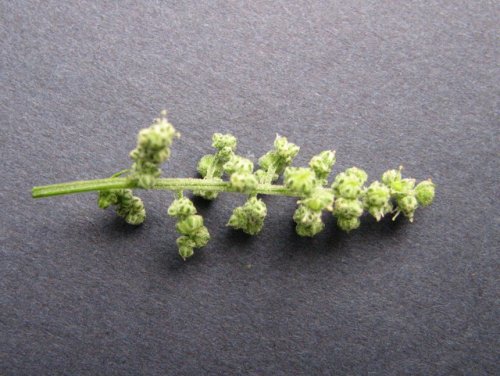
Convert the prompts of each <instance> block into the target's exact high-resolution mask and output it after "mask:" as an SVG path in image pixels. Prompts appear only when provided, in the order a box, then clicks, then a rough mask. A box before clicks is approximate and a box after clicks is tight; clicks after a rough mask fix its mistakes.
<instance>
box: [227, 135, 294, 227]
mask: <svg viewBox="0 0 500 376" xmlns="http://www.w3.org/2000/svg"><path fill="white" fill-rule="evenodd" d="M298 152H299V147H298V146H297V145H295V144H292V143H291V142H288V140H287V139H286V137H281V136H278V135H277V136H276V139H275V141H274V149H273V150H271V151H269V152H268V153H266V154H265V155H263V156H262V157H261V158H260V159H259V165H260V167H261V168H260V169H258V170H257V171H255V173H252V171H253V163H252V161H250V160H248V159H246V158H241V157H233V158H232V159H231V160H230V161H229V162H228V163H226V164H225V165H224V169H225V171H226V172H227V173H228V174H230V175H231V177H230V181H231V186H232V187H233V188H235V189H236V190H237V191H239V192H244V193H248V194H249V198H248V199H247V201H246V202H245V204H243V205H242V206H239V207H237V208H235V209H234V210H233V213H232V214H231V217H230V218H229V222H228V223H227V225H228V226H230V227H233V228H234V229H238V230H242V231H243V232H245V233H247V234H250V235H256V234H258V233H259V232H260V231H261V230H262V227H263V226H264V219H265V218H266V215H267V207H266V204H265V203H264V201H262V200H261V199H259V198H257V195H256V194H254V192H253V191H254V190H255V188H256V187H257V184H259V183H260V184H270V183H272V182H273V181H275V180H277V179H278V178H279V175H280V174H281V173H282V172H283V171H284V169H285V168H286V167H287V166H288V165H290V163H292V160H293V158H294V157H295V156H296V155H297V153H298Z"/></svg>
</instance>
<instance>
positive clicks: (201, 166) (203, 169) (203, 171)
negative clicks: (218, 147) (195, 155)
mask: <svg viewBox="0 0 500 376" xmlns="http://www.w3.org/2000/svg"><path fill="white" fill-rule="evenodd" d="M214 159H215V156H214V155H212V154H207V155H204V156H203V157H201V158H200V160H199V161H198V167H197V170H198V172H199V174H200V175H201V176H202V177H205V176H206V175H207V172H208V169H209V168H210V166H212V164H213V163H214Z"/></svg>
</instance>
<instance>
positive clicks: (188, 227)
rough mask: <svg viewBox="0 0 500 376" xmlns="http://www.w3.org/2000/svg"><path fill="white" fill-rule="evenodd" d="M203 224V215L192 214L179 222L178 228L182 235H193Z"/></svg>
mask: <svg viewBox="0 0 500 376" xmlns="http://www.w3.org/2000/svg"><path fill="white" fill-rule="evenodd" d="M202 226H203V217H202V216H201V215H190V216H188V217H186V218H184V219H182V220H181V221H179V222H177V225H176V229H177V231H179V232H180V233H181V234H182V235H191V234H193V233H194V232H195V231H196V230H197V229H199V228H200V227H202Z"/></svg>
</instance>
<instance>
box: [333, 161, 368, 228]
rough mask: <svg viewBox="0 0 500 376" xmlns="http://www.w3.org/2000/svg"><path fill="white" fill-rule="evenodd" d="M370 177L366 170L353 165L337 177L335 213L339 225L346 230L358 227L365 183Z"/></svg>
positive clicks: (334, 184) (334, 187) (334, 189)
mask: <svg viewBox="0 0 500 376" xmlns="http://www.w3.org/2000/svg"><path fill="white" fill-rule="evenodd" d="M366 179H368V175H367V174H366V172H365V171H363V170H361V169H359V168H357V167H351V168H348V169H347V170H345V171H344V172H341V173H340V174H338V175H337V176H336V177H335V181H334V182H333V184H332V190H333V193H334V194H335V198H336V199H335V204H334V206H333V215H334V216H335V217H336V218H337V226H339V227H340V228H341V229H342V230H344V231H347V232H349V231H351V230H354V229H357V228H358V227H359V225H360V220H359V217H361V215H362V214H363V202H362V198H363V193H364V187H363V184H364V183H365V182H366Z"/></svg>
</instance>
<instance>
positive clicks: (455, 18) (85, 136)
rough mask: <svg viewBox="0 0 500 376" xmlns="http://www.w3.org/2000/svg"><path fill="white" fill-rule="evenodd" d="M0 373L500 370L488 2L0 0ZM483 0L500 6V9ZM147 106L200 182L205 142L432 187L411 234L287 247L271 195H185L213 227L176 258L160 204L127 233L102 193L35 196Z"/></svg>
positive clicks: (175, 169)
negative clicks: (256, 206)
mask: <svg viewBox="0 0 500 376" xmlns="http://www.w3.org/2000/svg"><path fill="white" fill-rule="evenodd" d="M0 4H1V8H0V10H1V16H0V17H1V31H0V40H1V51H0V53H1V73H0V74H1V98H0V110H1V127H2V132H1V136H0V137H1V161H2V163H1V165H0V166H1V167H0V169H1V175H2V179H1V182H0V186H1V203H2V210H1V221H2V222H1V262H0V273H1V274H0V288H1V290H0V293H1V295H0V304H1V307H0V373H2V374H4V375H45V374H47V375H48V374H51V375H59V374H67V375H70V374H71V375H79V374H82V375H85V374H86V375H92V374H109V375H111V374H120V375H124V374H130V375H136V374H151V375H163V374H176V375H177V374H178V375H203V374H207V375H208V374H210V375H234V374H252V375H311V374H325V375H327V374H328V375H332V374H340V375H342V374H351V375H352V374H378V375H404V374H428V375H430V374H433V375H448V374H453V375H460V374H465V375H485V374H495V373H497V374H498V372H499V367H498V363H497V361H498V358H499V343H498V338H499V319H498V317H499V313H500V312H499V305H498V298H499V294H498V267H499V258H498V252H497V249H495V244H498V241H499V231H498V230H499V216H498V209H499V208H498V199H499V195H498V183H499V181H498V157H499V153H498V152H499V150H498V141H499V139H498V136H499V134H498V112H497V111H498V99H499V95H498V88H499V82H498V73H499V72H498V66H497V64H496V58H498V52H499V49H498V39H497V38H498V27H497V25H498V22H499V19H498V14H499V11H500V9H499V6H498V5H495V1H470V0H465V1H412V2H402V1H401V2H396V1H332V2H328V1H323V2H310V1H304V2H298V1H281V2H275V1H269V2H264V1H249V2H210V1H195V2H187V1H179V2H159V1H151V2H143V3H142V4H137V3H136V2H125V1H116V2H113V1H108V2H101V1H96V2H89V1H78V2H67V1H43V2H42V1H40V2H24V1H2V2H1V3H0ZM497 4H498V3H497ZM163 108H167V109H168V110H169V119H170V120H171V121H172V123H174V124H175V125H176V127H177V128H178V130H179V131H180V132H181V133H182V135H183V136H182V138H181V139H180V140H178V141H177V142H176V143H175V145H174V147H173V153H172V158H171V160H170V161H169V162H168V164H167V165H166V166H165V168H164V171H165V175H167V176H194V175H195V166H196V163H197V160H198V159H199V158H200V157H201V156H202V155H203V154H205V153H207V152H210V151H211V150H210V140H209V139H210V136H211V134H212V133H213V132H217V131H222V132H233V133H234V134H235V135H236V136H237V137H239V139H240V149H239V150H240V153H241V154H242V155H245V156H247V157H252V158H254V160H256V158H257V157H258V156H260V155H262V154H263V153H265V152H266V151H267V150H268V149H269V148H270V147H271V145H272V141H273V139H274V136H275V134H276V133H279V134H283V135H286V136H288V137H289V139H290V140H291V141H293V142H296V143H298V144H299V145H300V146H302V152H301V153H300V154H299V156H298V157H297V159H296V161H295V165H304V164H306V163H307V161H308V160H309V158H310V157H311V156H312V155H314V154H316V153H318V152H319V151H321V150H325V149H330V148H334V149H336V150H337V157H338V163H337V165H336V169H335V171H337V172H338V171H340V170H342V169H344V168H347V167H350V166H352V165H356V166H359V167H363V168H365V169H366V170H367V172H368V173H369V175H370V176H371V178H372V179H376V178H377V177H378V176H380V174H381V173H382V172H383V171H384V170H386V169H388V168H394V167H397V166H399V165H400V164H403V165H404V166H405V171H406V173H407V174H408V175H410V176H412V177H415V178H417V179H419V180H420V179H426V178H428V177H432V178H433V180H434V181H435V182H436V183H437V186H438V190H437V202H436V203H435V204H434V205H433V206H431V207H429V208H426V209H422V210H420V211H418V213H417V215H416V219H415V222H414V223H413V224H409V223H408V222H407V221H405V220H400V221H396V222H395V223H392V222H390V221H384V222H382V223H378V224H377V223H375V222H374V221H373V220H372V219H369V218H366V219H365V220H364V221H363V224H362V228H361V229H359V230H358V231H356V232H354V233H351V234H349V235H346V234H344V233H341V232H340V231H338V230H336V229H335V226H334V220H333V218H327V219H326V223H327V229H326V230H325V231H324V232H323V233H322V234H321V235H320V236H318V237H317V238H315V239H312V240H309V239H302V238H299V237H298V236H296V235H295V234H294V228H293V222H292V220H291V217H292V214H293V211H294V209H295V203H294V200H293V199H290V198H283V197H269V198H266V202H267V203H268V209H269V215H268V218H267V220H266V226H265V228H264V230H263V232H262V233H261V234H260V235H258V236H257V237H255V238H251V237H248V236H244V235H242V234H240V233H238V232H235V231H232V230H230V229H228V228H227V227H225V226H224V225H225V223H226V221H227V219H228V217H229V215H230V213H231V210H232V208H233V207H235V206H237V205H239V204H241V203H242V202H243V197H241V196H237V195H223V196H221V197H220V199H218V200H217V201H216V202H213V203H211V204H207V203H204V202H202V201H200V200H198V201H197V205H198V207H199V210H200V211H201V212H202V213H203V214H204V216H205V219H206V224H207V226H208V228H209V230H210V231H211V233H212V235H213V239H212V241H211V242H210V244H209V245H208V246H207V247H205V248H204V249H203V250H201V251H199V252H197V254H196V256H195V257H194V258H193V259H192V260H190V261H189V262H186V263H184V262H182V261H181V260H180V259H179V258H178V256H177V250H176V246H175V239H176V237H177V234H176V233H175V230H174V220H173V219H172V218H169V217H168V216H167V215H166V208H167V207H168V205H169V202H170V201H171V199H172V195H171V194H170V193H167V192H141V197H143V198H144V201H145V203H146V205H147V208H148V219H147V222H146V223H145V224H144V225H143V226H141V227H139V228H132V227H131V226H128V225H126V224H124V223H123V221H122V220H120V219H117V218H115V216H114V214H113V213H112V212H111V211H102V210H100V209H98V208H97V207H96V204H95V195H94V194H86V195H75V196H66V197H58V198H53V199H42V200H32V199H31V197H30V189H31V187H32V186H33V185H42V184H50V183H56V182H62V181H68V180H76V179H92V178H99V177H106V176H108V175H110V174H112V173H114V172H116V171H118V170H120V169H122V168H126V167H127V166H129V164H130V160H129V158H128V152H129V151H130V150H131V149H132V148H133V147H134V144H135V137H136V132H137V131H138V130H139V129H140V128H141V127H144V126H147V125H149V123H150V121H151V120H152V118H154V117H155V116H157V115H158V113H159V111H160V110H161V109H163Z"/></svg>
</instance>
